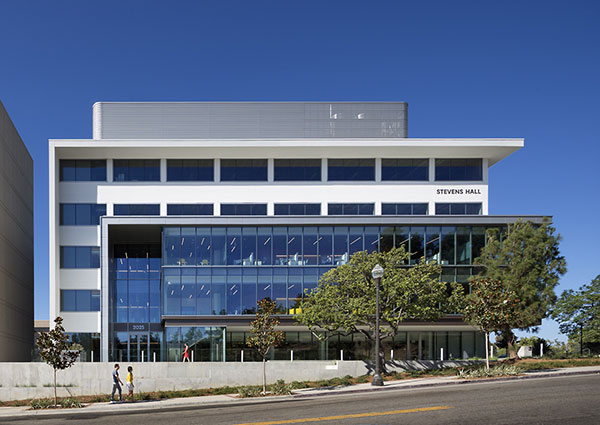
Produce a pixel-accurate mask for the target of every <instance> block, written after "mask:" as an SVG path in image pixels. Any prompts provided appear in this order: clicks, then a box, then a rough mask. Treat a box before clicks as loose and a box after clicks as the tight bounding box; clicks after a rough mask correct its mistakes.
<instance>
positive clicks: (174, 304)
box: [163, 268, 181, 315]
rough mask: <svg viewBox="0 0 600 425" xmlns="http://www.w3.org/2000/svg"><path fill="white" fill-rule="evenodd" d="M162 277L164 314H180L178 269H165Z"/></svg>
mask: <svg viewBox="0 0 600 425" xmlns="http://www.w3.org/2000/svg"><path fill="white" fill-rule="evenodd" d="M163 276H164V285H163V288H164V296H163V302H164V303H165V304H164V306H163V307H164V313H165V314H166V315H179V314H181V276H180V272H179V269H178V268H165V269H164V271H163Z"/></svg>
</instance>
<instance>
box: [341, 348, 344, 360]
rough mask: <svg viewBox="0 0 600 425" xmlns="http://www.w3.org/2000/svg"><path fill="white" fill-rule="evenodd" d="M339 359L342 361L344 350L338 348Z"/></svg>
mask: <svg viewBox="0 0 600 425" xmlns="http://www.w3.org/2000/svg"><path fill="white" fill-rule="evenodd" d="M340 361H342V362H343V361H344V350H340Z"/></svg>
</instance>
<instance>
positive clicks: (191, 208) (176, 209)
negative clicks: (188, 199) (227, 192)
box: [167, 204, 213, 215]
mask: <svg viewBox="0 0 600 425" xmlns="http://www.w3.org/2000/svg"><path fill="white" fill-rule="evenodd" d="M167 215H213V205H212V204H169V205H167Z"/></svg>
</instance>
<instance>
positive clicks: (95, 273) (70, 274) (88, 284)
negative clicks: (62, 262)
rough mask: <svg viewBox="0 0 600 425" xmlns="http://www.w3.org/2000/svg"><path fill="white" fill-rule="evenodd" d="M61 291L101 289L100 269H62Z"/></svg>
mask: <svg viewBox="0 0 600 425" xmlns="http://www.w3.org/2000/svg"><path fill="white" fill-rule="evenodd" d="M59 278H60V289H95V290H99V289H100V269H61V270H60V273H59Z"/></svg>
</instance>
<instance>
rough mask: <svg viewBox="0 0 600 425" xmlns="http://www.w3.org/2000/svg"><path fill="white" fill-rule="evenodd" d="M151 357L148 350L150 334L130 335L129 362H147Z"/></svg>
mask: <svg viewBox="0 0 600 425" xmlns="http://www.w3.org/2000/svg"><path fill="white" fill-rule="evenodd" d="M149 356H150V352H149V350H148V333H147V332H144V333H130V334H129V361H130V362H141V361H142V357H143V361H145V362H147V361H148V358H149Z"/></svg>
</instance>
